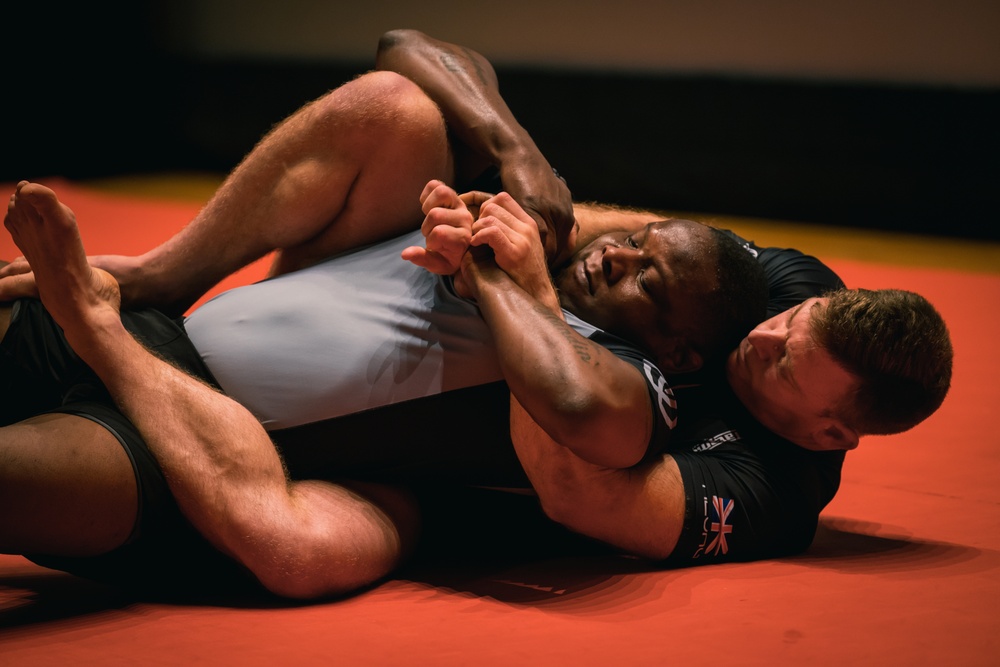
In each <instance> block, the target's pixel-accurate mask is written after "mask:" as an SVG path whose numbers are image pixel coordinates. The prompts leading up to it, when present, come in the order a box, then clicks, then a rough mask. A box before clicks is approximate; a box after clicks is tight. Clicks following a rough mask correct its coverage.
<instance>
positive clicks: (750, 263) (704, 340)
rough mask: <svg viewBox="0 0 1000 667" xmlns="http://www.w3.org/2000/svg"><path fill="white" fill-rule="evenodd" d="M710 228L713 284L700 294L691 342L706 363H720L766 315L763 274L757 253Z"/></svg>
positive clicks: (765, 289) (712, 364) (765, 281)
mask: <svg viewBox="0 0 1000 667" xmlns="http://www.w3.org/2000/svg"><path fill="white" fill-rule="evenodd" d="M708 229H709V230H711V238H712V241H713V253H714V256H715V276H716V279H717V280H716V285H715V288H714V289H713V290H712V291H710V292H708V293H706V294H704V295H703V296H704V299H705V301H704V306H705V308H704V309H703V311H702V321H701V322H699V323H698V325H699V330H700V333H699V335H696V336H695V337H694V340H692V344H693V345H694V346H695V348H696V349H697V350H698V351H699V352H700V353H701V355H702V358H703V359H704V360H705V366H706V367H712V366H717V365H720V364H722V363H724V361H725V359H726V357H727V356H728V355H729V353H730V352H731V351H732V350H733V349H735V348H736V346H737V345H738V344H739V342H740V341H741V340H743V338H744V337H746V335H747V334H748V333H750V331H751V330H752V329H753V328H754V327H755V326H757V325H758V324H760V323H761V322H763V321H764V319H765V317H766V315H767V277H766V276H765V275H764V269H763V267H762V266H761V265H760V262H758V261H757V257H756V256H755V255H754V254H753V253H751V252H750V251H749V250H748V249H747V248H746V247H745V246H744V245H743V244H741V243H739V242H738V241H737V240H736V239H734V238H733V237H731V236H729V235H728V234H726V233H724V232H722V231H720V230H718V229H716V228H715V227H708Z"/></svg>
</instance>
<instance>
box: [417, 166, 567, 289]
mask: <svg viewBox="0 0 1000 667" xmlns="http://www.w3.org/2000/svg"><path fill="white" fill-rule="evenodd" d="M420 204H421V207H422V210H423V213H424V221H423V224H422V225H421V232H422V233H423V235H424V240H425V246H424V247H420V246H411V247H409V248H406V249H405V250H403V253H402V257H403V259H405V260H407V261H410V262H413V263H414V264H416V265H417V266H420V267H423V268H424V269H427V270H428V271H430V272H432V273H436V274H439V275H451V276H454V281H455V290H456V291H457V292H458V293H459V294H460V295H461V296H464V297H468V298H477V297H478V294H479V291H480V289H481V288H482V287H483V285H484V284H486V283H489V282H492V281H495V280H496V279H497V278H501V277H502V276H501V275H500V274H499V273H498V271H502V272H503V274H506V276H508V277H509V278H510V279H511V280H513V281H514V283H515V284H517V285H518V286H519V287H521V289H523V290H525V291H526V292H528V293H529V294H531V295H532V296H535V297H536V298H541V297H542V296H543V295H545V294H546V293H547V292H548V293H552V294H554V291H553V288H552V283H551V280H550V278H549V272H548V267H547V264H546V261H545V251H544V249H543V247H542V242H541V238H540V235H539V231H538V224H537V223H536V222H535V220H534V219H533V218H532V217H531V216H530V215H529V214H528V213H526V212H525V210H524V209H523V208H521V206H520V205H518V203H517V202H515V201H514V199H513V197H511V196H510V195H509V194H507V193H506V192H501V193H500V194H498V195H491V194H489V193H486V192H478V191H473V192H466V193H463V194H461V195H459V194H458V193H457V192H456V191H455V190H454V189H452V188H451V187H449V186H447V185H445V184H444V183H443V182H441V181H436V180H435V181H430V182H429V183H427V185H426V186H424V189H423V192H421V194H420Z"/></svg>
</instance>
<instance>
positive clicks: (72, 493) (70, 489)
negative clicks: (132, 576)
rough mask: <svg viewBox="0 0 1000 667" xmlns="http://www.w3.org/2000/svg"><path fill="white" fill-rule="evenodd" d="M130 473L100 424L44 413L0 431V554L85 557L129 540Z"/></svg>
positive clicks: (133, 507)
mask: <svg viewBox="0 0 1000 667" xmlns="http://www.w3.org/2000/svg"><path fill="white" fill-rule="evenodd" d="M137 498H138V496H137V487H136V481H135V474H134V472H133V468H132V464H131V461H130V459H129V456H128V455H127V454H126V452H125V450H124V449H123V447H122V445H121V443H120V442H119V441H118V439H117V438H116V437H115V436H114V435H113V434H112V433H111V432H110V431H108V430H107V429H105V428H104V427H103V426H101V425H100V424H98V423H96V422H94V421H92V420H90V419H86V418H83V417H79V416H76V415H69V414H46V415H40V416H38V417H34V418H31V419H28V420H25V421H22V422H18V423H16V424H12V425H10V426H5V427H3V428H0V552H4V553H17V554H30V553H43V554H50V555H60V556H91V555H96V554H102V553H106V552H108V551H111V550H113V549H115V548H117V547H119V546H121V545H122V544H124V543H125V542H126V541H127V540H128V539H129V537H130V535H131V533H132V530H133V527H134V525H135V522H136V517H137V512H138V500H137Z"/></svg>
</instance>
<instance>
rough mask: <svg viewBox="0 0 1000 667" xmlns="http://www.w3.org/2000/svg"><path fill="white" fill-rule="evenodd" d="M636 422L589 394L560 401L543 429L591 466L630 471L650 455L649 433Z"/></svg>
mask: <svg viewBox="0 0 1000 667" xmlns="http://www.w3.org/2000/svg"><path fill="white" fill-rule="evenodd" d="M634 424H635V419H634V417H632V416H631V415H622V414H621V413H620V412H619V411H618V410H617V409H616V408H615V407H614V406H611V405H609V404H608V402H607V401H605V400H602V399H601V398H600V397H599V396H597V395H595V394H594V393H592V392H588V391H579V392H573V393H572V394H565V395H563V396H561V397H560V400H559V401H558V403H556V404H555V405H553V406H552V411H551V413H550V415H549V416H548V418H546V419H544V420H539V425H540V426H542V428H543V429H544V430H545V431H546V433H548V435H549V437H551V438H552V439H553V440H555V441H556V442H558V443H559V444H560V445H562V446H563V447H566V448H567V449H569V450H570V451H571V452H573V453H574V454H575V455H576V456H578V457H580V458H581V459H583V460H584V461H586V462H588V463H592V464H595V465H599V466H605V467H608V468H629V467H632V466H634V465H636V464H637V463H639V461H641V460H642V457H643V456H645V454H646V447H647V444H648V440H649V433H648V431H647V429H645V428H639V429H636V428H633V426H634Z"/></svg>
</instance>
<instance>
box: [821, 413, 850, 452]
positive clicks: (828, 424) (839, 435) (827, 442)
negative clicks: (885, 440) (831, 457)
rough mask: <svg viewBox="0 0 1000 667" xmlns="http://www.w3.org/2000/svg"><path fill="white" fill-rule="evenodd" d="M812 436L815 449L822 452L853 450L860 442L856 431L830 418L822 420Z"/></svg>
mask: <svg viewBox="0 0 1000 667" xmlns="http://www.w3.org/2000/svg"><path fill="white" fill-rule="evenodd" d="M812 435H813V442H815V443H816V445H817V449H821V450H824V451H830V450H850V449H854V448H855V447H857V446H858V441H859V440H860V437H859V436H858V432H857V431H855V430H854V429H852V428H850V427H849V426H847V425H846V424H844V422H842V421H840V420H839V419H834V418H832V417H828V418H826V419H823V421H822V422H821V423H820V425H819V426H818V427H817V428H816V430H815V431H813V434H812Z"/></svg>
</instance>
